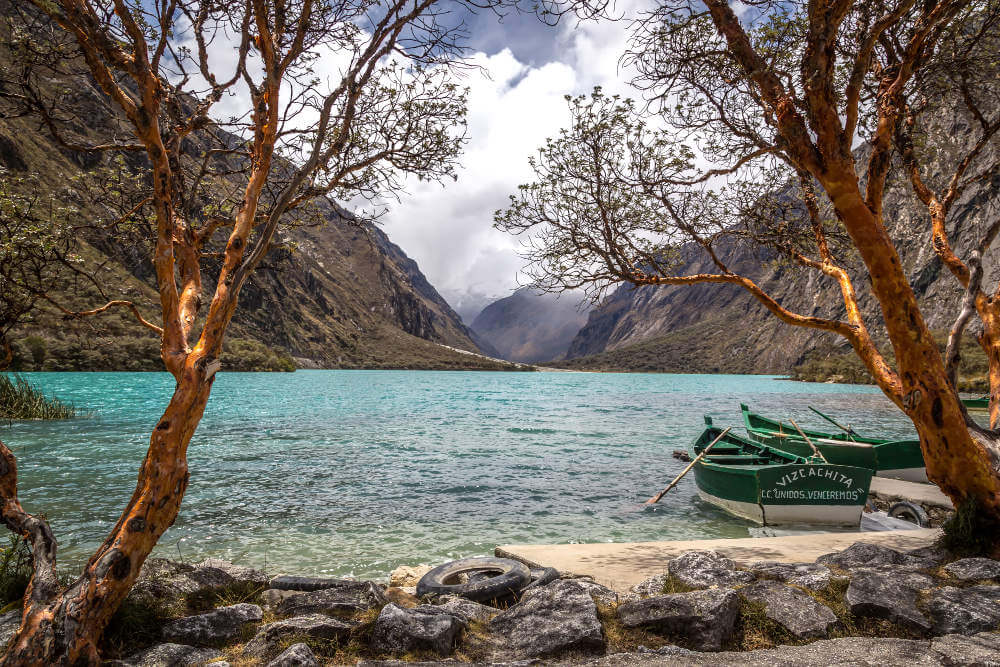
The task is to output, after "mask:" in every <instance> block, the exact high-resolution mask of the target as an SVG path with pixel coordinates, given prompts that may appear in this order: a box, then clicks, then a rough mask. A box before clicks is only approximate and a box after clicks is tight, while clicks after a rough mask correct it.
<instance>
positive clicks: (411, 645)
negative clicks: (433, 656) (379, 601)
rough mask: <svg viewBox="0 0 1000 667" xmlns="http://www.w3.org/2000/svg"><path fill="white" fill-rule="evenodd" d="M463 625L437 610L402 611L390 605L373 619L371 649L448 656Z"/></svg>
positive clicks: (422, 606) (428, 607) (431, 606)
mask: <svg viewBox="0 0 1000 667" xmlns="http://www.w3.org/2000/svg"><path fill="white" fill-rule="evenodd" d="M464 626H465V622H464V621H463V620H462V619H460V618H458V617H457V616H454V615H452V614H450V613H448V612H447V611H445V610H444V609H442V608H440V607H435V606H434V605H421V606H419V607H416V608H414V609H403V608H402V607H397V606H396V605H394V604H392V603H389V604H387V605H386V606H384V607H382V612H381V613H380V614H379V615H378V618H377V619H375V627H374V629H373V630H372V639H371V647H372V649H373V650H374V651H377V652H384V653H406V652H409V651H433V652H434V653H437V654H438V655H450V654H451V652H452V650H453V649H454V646H455V641H456V639H457V638H458V634H459V632H460V631H461V630H462V628H463V627H464Z"/></svg>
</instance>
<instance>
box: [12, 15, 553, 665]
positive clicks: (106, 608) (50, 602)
mask: <svg viewBox="0 0 1000 667" xmlns="http://www.w3.org/2000/svg"><path fill="white" fill-rule="evenodd" d="M4 6H5V7H6V9H8V10H9V11H5V14H6V18H10V17H12V16H13V17H14V19H13V28H12V30H11V31H10V32H9V34H8V35H7V37H8V38H9V40H10V41H9V43H8V44H5V47H10V48H17V49H20V51H18V53H19V54H20V57H19V58H18V59H17V60H14V61H12V62H15V63H29V62H30V63H31V64H32V67H33V68H34V69H32V68H31V67H24V68H21V67H20V65H18V66H17V67H12V69H11V71H10V72H5V73H4V82H3V83H4V85H3V86H2V91H0V93H2V95H0V97H2V98H3V99H4V101H5V103H7V104H8V105H11V106H10V108H11V109H15V111H10V112H9V113H12V114H20V115H27V116H30V117H32V118H34V119H36V120H37V122H38V124H39V126H40V127H42V128H43V129H45V130H46V131H48V132H49V133H50V135H51V136H52V137H53V139H54V140H55V141H56V142H57V143H58V144H59V145H60V146H61V147H63V148H65V149H67V150H72V151H80V152H82V154H84V155H87V156H94V155H97V156H100V155H106V154H109V153H110V154H113V155H116V156H118V157H119V158H122V159H123V160H124V162H127V163H128V165H129V169H132V170H134V172H135V174H136V178H130V179H126V180H131V181H133V182H132V183H131V185H130V186H129V187H128V188H120V187H117V186H116V187H113V188H109V190H108V191H109V192H114V193H115V196H116V197H120V198H121V201H119V202H117V204H119V205H117V206H115V207H114V209H115V210H114V211H109V212H107V220H104V221H102V222H101V224H107V225H111V226H120V227H121V229H122V230H124V231H126V232H127V233H128V234H131V235H133V236H135V237H137V239H138V241H139V242H140V243H139V245H142V244H143V243H144V244H145V246H146V247H148V248H150V249H151V263H152V267H153V269H154V273H155V282H156V285H157V288H158V293H159V304H158V305H159V308H158V310H157V313H156V315H155V316H152V315H149V314H145V315H144V314H143V313H142V312H140V310H139V309H138V308H137V307H136V304H134V303H131V302H129V301H124V300H112V301H109V302H108V303H106V304H104V305H100V306H99V307H96V308H94V309H93V310H90V311H87V312H85V313H69V314H71V315H74V316H83V315H89V314H97V313H99V312H103V311H105V310H107V309H109V308H127V309H129V310H130V311H131V312H132V313H133V314H134V315H135V317H136V318H137V320H138V321H139V323H140V324H141V325H142V326H145V327H147V328H149V329H151V330H153V331H155V332H156V333H157V334H158V335H159V336H160V338H161V348H160V349H161V358H162V360H163V363H164V366H165V368H166V370H167V371H168V372H170V373H171V375H173V377H174V379H175V380H176V387H175V390H174V392H173V395H172V397H171V399H170V402H169V404H168V405H167V406H166V409H165V410H164V412H163V415H162V416H161V417H160V418H159V419H158V420H157V422H156V426H155V428H154V429H153V433H152V435H151V438H150V443H149V450H148V452H147V455H146V457H145V459H144V461H143V463H142V466H141V468H140V470H139V475H138V481H137V484H136V488H135V492H134V493H133V495H132V498H131V499H130V500H129V502H128V505H127V506H126V507H125V509H124V511H123V512H122V514H121V517H120V518H119V519H118V521H117V523H116V524H115V526H114V527H113V528H112V530H111V531H110V533H109V534H108V536H107V538H106V539H105V540H104V542H103V543H102V544H101V545H100V546H99V547H98V548H97V550H96V551H95V552H94V554H93V556H91V558H90V559H89V561H88V562H87V564H86V565H85V567H84V568H83V572H82V574H81V575H80V576H79V577H78V578H76V579H75V580H74V581H72V582H71V583H69V584H68V585H66V586H64V585H62V584H61V583H60V581H59V579H58V578H57V576H56V541H55V538H54V536H53V534H52V531H51V530H50V528H49V526H48V525H47V524H46V522H45V521H44V520H42V519H41V518H39V517H36V516H32V515H30V514H28V513H26V512H25V511H24V510H23V508H22V507H21V505H20V503H19V501H18V496H17V466H16V462H15V459H14V456H13V453H12V452H11V451H10V449H9V448H7V447H6V446H4V445H3V444H2V443H0V502H2V505H0V517H2V520H3V522H4V523H5V524H6V525H7V526H8V527H9V528H10V529H11V530H13V531H14V532H16V533H18V534H20V535H23V536H25V538H26V539H27V540H28V541H29V543H30V544H31V547H32V553H33V566H34V575H33V577H32V579H31V583H30V585H29V587H28V590H27V593H26V595H25V600H24V610H23V616H22V621H21V625H20V628H19V629H18V631H17V634H16V635H15V637H14V639H13V641H12V643H11V645H10V647H9V649H8V650H7V653H6V656H5V658H4V664H10V665H15V664H16V665H26V664H35V665H43V664H44V665H52V664H74V665H76V664H96V663H97V662H98V659H99V656H98V651H97V643H98V641H99V639H100V637H101V634H102V632H103V630H104V628H105V626H106V625H107V623H108V621H109V619H110V618H111V616H112V615H113V614H114V612H115V610H116V609H117V608H118V606H119V605H120V604H121V602H122V601H123V599H124V598H125V596H126V594H127V592H128V590H129V588H130V587H131V585H132V583H133V582H134V581H135V579H136V577H137V576H138V574H139V570H140V568H141V567H142V564H143V562H144V560H145V559H146V557H147V556H148V555H149V553H150V552H151V550H152V549H153V547H154V545H155V544H156V542H157V540H158V539H159V538H160V536H161V535H163V533H164V531H165V530H166V529H167V528H168V527H170V525H171V524H173V522H174V520H175V519H176V517H177V514H178V511H179V509H180V506H181V500H182V499H183V497H184V491H185V489H186V487H187V484H188V475H189V472H188V466H187V449H188V444H189V443H190V441H191V438H192V436H193V435H194V432H195V429H196V428H197V426H198V423H199V421H200V419H201V416H202V413H203V411H204V409H205V405H206V402H207V401H208V398H209V393H210V392H211V389H212V383H213V380H214V377H215V374H216V373H217V372H218V370H219V367H220V362H219V356H220V354H221V351H222V344H223V339H224V337H225V334H226V329H227V327H228V325H229V323H230V320H231V318H232V317H233V313H234V311H235V310H236V307H237V302H238V298H239V294H240V290H241V289H242V288H243V286H244V285H246V283H247V281H248V280H249V279H250V277H251V276H252V274H253V272H254V270H255V269H256V268H257V267H258V266H260V264H261V262H262V261H263V260H264V258H265V256H266V255H267V254H268V251H269V249H271V248H272V247H273V246H274V245H275V244H276V242H277V241H278V239H277V237H276V235H277V234H278V232H279V230H280V229H281V228H282V227H283V226H285V225H288V224H293V223H295V222H296V221H298V220H301V218H302V216H304V215H309V211H310V208H311V207H315V206H326V207H327V210H328V211H330V210H335V209H333V208H332V206H333V205H332V204H325V203H323V202H324V200H325V199H326V198H328V197H335V198H337V199H339V200H340V201H358V200H359V199H361V200H364V199H367V200H370V201H372V202H375V203H377V204H380V203H381V202H384V201H385V199H386V198H387V197H392V196H393V194H394V193H395V192H397V191H398V190H399V189H400V187H401V184H402V179H403V177H405V176H407V175H416V176H418V177H420V178H424V179H431V180H441V179H445V178H450V177H452V176H454V168H455V164H456V160H457V157H458V154H459V152H460V148H461V145H462V143H463V135H464V132H463V130H464V114H465V92H464V89H463V88H461V87H460V86H459V85H458V84H457V83H456V78H455V74H456V70H459V69H462V68H463V67H466V65H465V63H464V60H463V46H462V39H463V38H464V36H465V28H464V24H463V22H462V16H461V15H462V12H468V11H473V10H475V9H477V8H478V9H487V10H491V11H495V12H498V13H499V12H502V11H505V10H507V9H512V8H513V9H516V4H515V3H514V2H513V1H507V0H486V1H485V2H471V1H470V2H468V3H466V2H462V1H459V2H447V3H445V2H443V1H442V0H387V1H386V2H357V1H355V0H331V1H329V2H327V1H324V2H317V1H316V0H235V1H232V2H222V3H219V2H209V1H203V0H156V1H155V2H139V1H137V0H136V1H127V0H52V1H50V0H24V1H19V2H15V3H8V2H4ZM534 9H535V10H536V11H539V12H541V13H542V14H545V15H547V16H550V17H554V16H556V14H555V13H553V12H552V11H550V10H553V9H554V7H553V5H550V4H548V3H541V5H539V6H538V7H535V8H534ZM74 65H77V66H82V71H83V72H85V74H86V78H85V79H80V78H78V79H77V80H76V83H72V82H71V81H72V80H70V81H66V80H63V85H61V86H57V87H56V89H55V90H52V89H51V85H50V84H51V82H52V81H53V80H59V79H58V76H54V75H52V73H53V72H61V71H63V70H64V68H66V67H72V66H74ZM47 86H48V88H47ZM88 87H94V88H96V91H97V96H96V97H97V98H98V99H100V100H103V102H101V103H110V105H111V106H112V107H113V109H114V113H112V114H110V115H108V114H103V115H102V114H97V115H96V116H93V117H91V118H90V119H89V120H88V122H87V123H80V122H79V119H77V118H74V117H73V114H72V108H71V106H69V105H67V103H66V102H67V100H69V99H71V98H74V97H80V96H81V95H84V93H86V91H87V90H88ZM92 97H93V96H92ZM87 125H90V126H91V127H93V126H95V125H96V126H99V127H100V130H101V133H102V136H101V139H100V140H98V141H95V140H93V137H92V136H91V135H90V134H88V133H86V132H84V131H83V130H81V127H83V128H86V126H87ZM123 193H124V194H123ZM102 203H104V204H107V203H108V202H107V201H106V200H105V201H103V202H102ZM314 212H315V210H314ZM102 215H103V214H102ZM206 272H209V277H210V278H211V279H213V283H214V290H213V291H212V293H211V294H209V295H207V296H209V298H208V299H207V301H206V300H205V296H206V294H205V291H206V290H205V289H204V287H203V274H205V273H206ZM203 306H207V308H203Z"/></svg>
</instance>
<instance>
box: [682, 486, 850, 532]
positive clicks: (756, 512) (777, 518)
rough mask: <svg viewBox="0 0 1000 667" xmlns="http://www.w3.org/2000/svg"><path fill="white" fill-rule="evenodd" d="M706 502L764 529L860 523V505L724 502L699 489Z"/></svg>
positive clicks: (723, 499) (722, 499)
mask: <svg viewBox="0 0 1000 667" xmlns="http://www.w3.org/2000/svg"><path fill="white" fill-rule="evenodd" d="M698 495H699V496H701V499H702V500H704V501H705V502H707V503H710V504H712V505H715V506H716V507H721V508H722V509H724V510H726V511H727V512H730V513H731V514H735V515H736V516H739V517H743V518H744V519H749V520H750V521H753V522H755V523H759V524H761V525H765V526H777V525H782V524H812V523H821V524H834V525H844V526H857V525H859V524H860V522H861V510H862V509H863V506H862V505H764V506H763V507H761V506H760V505H758V504H757V503H746V502H742V501H739V500H727V499H725V498H719V497H718V496H713V495H712V494H711V493H707V492H705V491H702V490H701V489H698Z"/></svg>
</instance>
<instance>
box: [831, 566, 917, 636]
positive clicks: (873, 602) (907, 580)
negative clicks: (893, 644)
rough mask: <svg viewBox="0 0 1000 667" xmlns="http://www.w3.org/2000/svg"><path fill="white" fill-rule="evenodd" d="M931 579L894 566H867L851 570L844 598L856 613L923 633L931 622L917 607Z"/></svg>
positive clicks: (852, 611) (853, 612)
mask: <svg viewBox="0 0 1000 667" xmlns="http://www.w3.org/2000/svg"><path fill="white" fill-rule="evenodd" d="M933 585H934V580H933V579H931V578H930V577H928V576H926V575H923V574H919V573H917V572H911V571H907V570H905V569H901V568H897V567H880V568H866V569H862V570H860V571H857V572H855V573H854V575H853V576H852V577H851V584H850V586H848V587H847V595H846V601H847V605H848V607H849V608H850V610H851V613H852V614H854V615H856V616H869V617H873V618H884V619H887V620H889V621H891V622H893V623H898V624H899V625H902V626H904V627H907V628H909V629H910V630H916V631H918V632H926V631H928V630H930V629H931V621H930V619H928V618H927V617H926V616H924V615H923V614H922V613H921V612H920V610H919V609H918V608H917V599H918V597H919V596H920V591H922V590H926V589H928V588H931V587H932V586H933Z"/></svg>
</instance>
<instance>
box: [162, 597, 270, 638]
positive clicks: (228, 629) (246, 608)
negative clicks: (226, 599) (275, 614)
mask: <svg viewBox="0 0 1000 667" xmlns="http://www.w3.org/2000/svg"><path fill="white" fill-rule="evenodd" d="M263 617H264V611H263V610H262V609H261V608H260V607H258V606H257V605H255V604H246V603H241V604H234V605H232V606H229V607H219V608H218V609H213V610H212V611H210V612H208V613H207V614H198V615H197V616H185V617H184V618H178V619H177V620H176V621H171V622H170V623H167V625H165V626H164V628H163V638H164V639H166V640H168V641H176V642H178V643H184V644H196V645H204V644H218V643H222V642H226V641H229V640H230V639H234V638H235V637H236V636H237V635H239V633H240V630H241V629H242V627H243V626H244V625H246V624H247V623H254V622H258V621H260V620H261V619H262V618H263Z"/></svg>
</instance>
